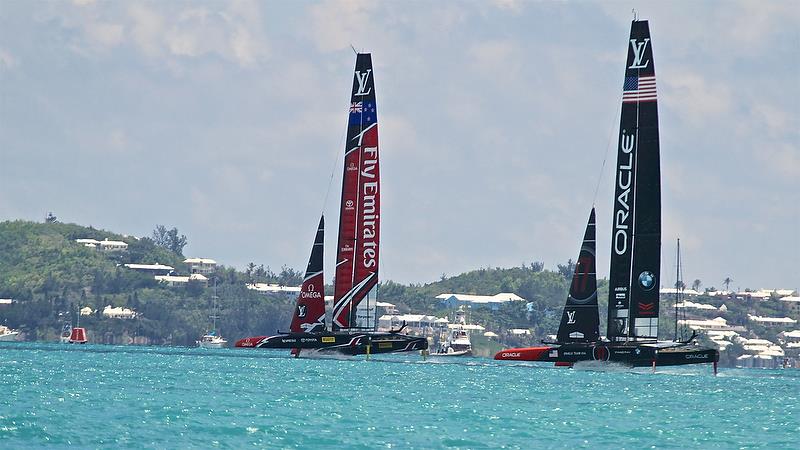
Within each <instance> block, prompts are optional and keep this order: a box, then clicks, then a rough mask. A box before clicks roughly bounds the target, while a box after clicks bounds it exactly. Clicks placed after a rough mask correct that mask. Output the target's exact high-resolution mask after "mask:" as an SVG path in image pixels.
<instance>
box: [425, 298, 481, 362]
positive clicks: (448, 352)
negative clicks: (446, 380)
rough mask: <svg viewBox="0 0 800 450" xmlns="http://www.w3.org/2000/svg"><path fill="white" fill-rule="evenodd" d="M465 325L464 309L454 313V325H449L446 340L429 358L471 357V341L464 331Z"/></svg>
mask: <svg viewBox="0 0 800 450" xmlns="http://www.w3.org/2000/svg"><path fill="white" fill-rule="evenodd" d="M466 324H467V319H466V314H465V312H464V308H463V307H461V308H459V309H458V311H456V323H455V324H453V325H450V327H451V328H450V331H449V332H448V334H447V338H446V339H444V340H443V341H441V342H440V344H439V346H438V348H437V349H436V351H435V352H433V353H431V356H470V355H472V341H470V339H469V333H468V332H467V330H466V329H465V325H466Z"/></svg>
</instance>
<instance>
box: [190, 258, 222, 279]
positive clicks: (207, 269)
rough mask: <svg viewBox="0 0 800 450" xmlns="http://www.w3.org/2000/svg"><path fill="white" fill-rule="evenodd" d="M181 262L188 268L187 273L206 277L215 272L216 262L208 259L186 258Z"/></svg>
mask: <svg viewBox="0 0 800 450" xmlns="http://www.w3.org/2000/svg"><path fill="white" fill-rule="evenodd" d="M183 262H184V263H185V264H187V265H188V266H189V273H199V274H201V275H206V276H208V275H211V274H212V273H214V271H215V270H217V262H216V261H214V260H213V259H209V258H186V259H185V260H183Z"/></svg>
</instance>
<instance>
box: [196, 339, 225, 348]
mask: <svg viewBox="0 0 800 450" xmlns="http://www.w3.org/2000/svg"><path fill="white" fill-rule="evenodd" d="M227 343H228V341H226V340H225V339H223V338H221V337H219V336H203V338H202V339H200V340H199V341H197V345H198V346H199V347H200V348H223V347H225V344H227Z"/></svg>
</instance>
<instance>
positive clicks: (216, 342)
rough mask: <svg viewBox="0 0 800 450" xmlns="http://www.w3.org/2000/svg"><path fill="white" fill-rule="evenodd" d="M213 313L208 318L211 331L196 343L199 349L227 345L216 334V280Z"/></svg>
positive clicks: (215, 282)
mask: <svg viewBox="0 0 800 450" xmlns="http://www.w3.org/2000/svg"><path fill="white" fill-rule="evenodd" d="M212 298H213V299H214V313H213V314H212V315H211V316H210V318H211V320H212V322H211V331H209V332H207V333H206V334H204V335H203V337H201V338H200V340H199V341H197V345H198V346H199V347H200V348H222V347H225V345H226V344H227V343H228V341H226V340H225V339H224V338H223V337H222V336H220V335H218V334H217V317H218V316H217V280H214V296H213V297H212Z"/></svg>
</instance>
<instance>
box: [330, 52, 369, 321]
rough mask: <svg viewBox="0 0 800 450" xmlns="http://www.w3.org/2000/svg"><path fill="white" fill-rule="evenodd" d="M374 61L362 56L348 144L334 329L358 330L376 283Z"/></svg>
mask: <svg viewBox="0 0 800 450" xmlns="http://www.w3.org/2000/svg"><path fill="white" fill-rule="evenodd" d="M376 109H377V108H376V104H375V83H374V74H373V70H372V56H371V55H370V54H369V53H359V54H358V55H357V56H356V68H355V72H354V74H353V90H352V94H351V96H350V112H349V119H348V126H347V141H346V143H345V157H344V175H343V177H342V199H341V206H340V210H339V211H340V213H339V244H338V247H337V255H336V280H335V287H334V299H333V312H332V325H333V329H334V330H340V329H347V328H354V327H357V326H359V323H358V321H357V320H356V311H357V308H358V305H359V304H360V303H361V301H362V300H364V298H366V297H367V296H368V295H369V293H370V291H372V290H373V288H375V286H376V285H377V283H378V266H379V265H378V255H379V241H380V171H379V164H378V118H377V110H376Z"/></svg>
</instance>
